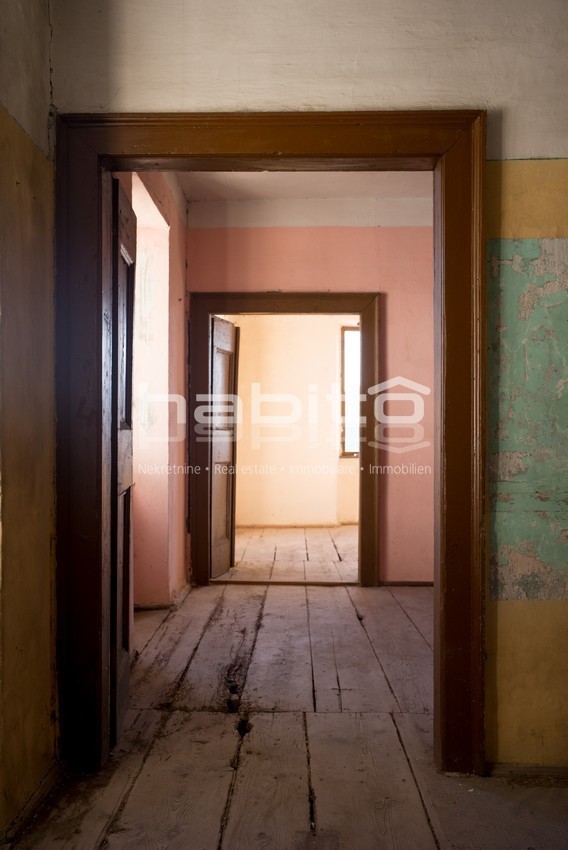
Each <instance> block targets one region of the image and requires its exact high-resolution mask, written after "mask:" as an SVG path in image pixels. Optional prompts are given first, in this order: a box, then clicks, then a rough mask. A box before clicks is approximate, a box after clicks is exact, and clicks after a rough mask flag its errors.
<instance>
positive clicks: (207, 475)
mask: <svg viewBox="0 0 568 850" xmlns="http://www.w3.org/2000/svg"><path fill="white" fill-rule="evenodd" d="M379 301H380V295H379V294H378V293H372V292H364V293H357V292H345V293H329V292H312V293H308V292H298V293H292V292H264V293H263V292H258V293H256V292H231V293H227V292H217V293H205V292H202V293H196V292H193V293H191V302H190V316H191V318H190V324H191V334H190V355H189V359H190V363H192V364H194V365H193V367H192V370H191V384H190V398H189V421H190V423H191V422H192V421H193V419H192V411H194V410H195V408H196V406H197V405H198V404H200V403H201V404H202V403H203V402H202V401H199V400H198V397H199V398H200V399H203V397H204V395H205V394H207V392H208V391H209V386H210V372H209V368H210V367H209V359H208V357H207V352H208V351H209V347H210V324H211V317H212V316H214V315H217V314H221V315H222V314H227V315H235V314H238V313H255V314H264V315H266V314H275V313H278V314H285V313H304V314H311V315H316V314H329V313H336V314H339V315H343V314H346V313H358V314H359V316H360V327H361V386H362V387H372V386H375V385H376V384H378V383H379V381H380V380H381V373H380V364H379ZM373 404H374V397H373V396H371V395H367V397H366V400H365V402H363V403H362V405H361V415H362V416H364V417H365V418H366V421H367V423H369V424H368V427H369V428H372V424H373V421H374V413H373ZM189 439H190V444H189V447H190V450H189V455H190V458H191V459H192V464H195V465H196V466H199V469H200V472H199V474H198V475H191V476H190V477H189V504H190V515H189V528H190V532H191V563H192V564H193V570H192V578H193V579H194V580H195V582H196V583H197V584H208V583H209V576H210V574H211V571H210V562H211V552H210V545H209V544H210V535H211V528H210V526H211V516H210V492H211V475H212V473H211V469H209V470H207V467H208V458H209V456H208V451H209V444H208V443H207V442H205V441H203V440H199V435H198V434H197V433H196V431H195V429H194V428H192V427H191V425H190V429H189ZM373 443H375V440H374V434H373V433H372V432H370V433H369V434H368V438H367V439H366V440H364V441H363V442H362V443H361V450H360V455H359V456H360V461H361V463H360V466H361V469H362V471H361V473H360V476H359V492H360V501H359V576H360V581H361V584H362V585H364V586H366V587H376V586H377V585H378V584H379V583H380V581H379V527H378V523H377V517H378V516H379V482H380V478H379V476H378V475H374V474H372V472H371V466H376V465H377V464H378V463H379V459H378V450H377V448H376V443H375V445H373Z"/></svg>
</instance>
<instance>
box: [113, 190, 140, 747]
mask: <svg viewBox="0 0 568 850" xmlns="http://www.w3.org/2000/svg"><path fill="white" fill-rule="evenodd" d="M113 219H114V228H113V323H112V324H113V339H112V348H113V354H112V362H113V370H112V371H113V381H112V396H113V398H112V477H111V488H112V490H111V492H112V501H111V574H110V581H111V587H110V599H111V612H110V614H111V616H110V626H111V634H110V744H111V746H112V745H113V744H115V743H116V741H117V740H118V738H119V736H120V732H121V728H122V721H123V718H124V715H125V712H126V709H127V708H128V691H129V674H130V628H131V622H130V621H131V611H132V564H131V561H132V545H131V541H132V528H131V516H132V482H133V470H132V334H133V318H134V264H135V259H136V217H135V215H134V212H133V210H132V207H131V206H130V203H129V201H128V198H127V197H126V195H125V194H124V192H123V190H122V189H121V187H120V185H119V183H118V180H113Z"/></svg>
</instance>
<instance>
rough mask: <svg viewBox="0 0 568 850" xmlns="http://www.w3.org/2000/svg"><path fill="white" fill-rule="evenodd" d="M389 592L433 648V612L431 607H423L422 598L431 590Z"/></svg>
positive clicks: (420, 588)
mask: <svg viewBox="0 0 568 850" xmlns="http://www.w3.org/2000/svg"><path fill="white" fill-rule="evenodd" d="M389 590H390V592H391V595H392V596H393V597H394V598H395V599H396V601H397V602H398V604H399V605H400V606H401V607H402V609H403V610H404V612H405V614H406V615H407V617H408V618H409V619H410V620H412V622H413V623H414V625H415V626H416V628H417V629H418V631H419V632H420V634H421V635H422V637H423V638H424V640H425V641H426V643H427V644H428V646H429V647H430V649H432V648H433V646H434V610H433V607H432V606H431V605H424V596H425V594H426V593H428V594H430V592H431V588H424V587H390V588H389Z"/></svg>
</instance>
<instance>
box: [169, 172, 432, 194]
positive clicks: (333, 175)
mask: <svg viewBox="0 0 568 850" xmlns="http://www.w3.org/2000/svg"><path fill="white" fill-rule="evenodd" d="M177 176H178V178H179V181H180V184H181V187H182V190H183V192H184V194H185V196H186V198H187V200H188V201H236V200H276V199H289V198H320V199H321V198H431V197H432V173H431V172H430V171H307V172H306V171H232V172H221V171H215V172H204V171H202V172H178V174H177Z"/></svg>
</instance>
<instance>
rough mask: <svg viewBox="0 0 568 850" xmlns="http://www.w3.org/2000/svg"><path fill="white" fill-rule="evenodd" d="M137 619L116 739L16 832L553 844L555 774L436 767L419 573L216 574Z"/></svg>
mask: <svg viewBox="0 0 568 850" xmlns="http://www.w3.org/2000/svg"><path fill="white" fill-rule="evenodd" d="M137 621H138V628H137V648H138V657H137V660H136V661H135V663H134V665H133V670H132V689H131V690H132V699H131V709H130V712H129V716H128V730H127V732H126V734H125V736H124V740H123V741H122V743H121V745H120V747H119V748H118V749H117V750H116V751H115V752H114V753H113V755H112V757H111V759H110V761H109V763H108V765H107V766H106V767H105V768H104V770H103V771H102V772H101V773H100V774H98V775H97V776H96V777H90V778H82V779H70V780H69V781H67V782H66V783H64V784H63V785H62V786H61V788H60V789H59V790H58V791H57V793H56V794H55V795H54V796H53V798H52V800H51V801H50V806H49V807H45V809H44V811H43V812H42V813H40V815H39V816H38V818H37V819H36V820H35V822H34V823H33V824H32V826H31V828H30V830H29V831H28V833H27V834H25V835H24V836H23V837H22V838H21V839H20V840H18V841H17V842H16V843H14V844H13V845H12V846H13V847H17V848H34V849H35V848H70V850H94V848H111V850H127V848H132V850H134V848H136V850H139V849H140V848H147V850H162V848H163V850H248V848H251V850H253V849H254V850H307V848H310V850H314V848H315V850H318V848H319V850H383V848H393V850H394V848H397V850H403V848H404V850H434V848H460V850H468V848H469V850H528V848H536V850H565V848H566V847H568V789H566V788H562V787H530V786H529V785H527V784H523V785H512V784H510V783H508V782H506V781H505V780H502V779H480V778H472V777H456V776H443V775H439V774H437V773H436V771H435V769H434V767H433V763H432V591H431V589H429V588H402V587H401V588H396V589H394V588H391V589H387V588H361V587H311V586H294V587H282V586H280V587H279V586H275V585H264V586H260V585H255V586H246V585H240V586H239V585H233V584H232V583H230V584H225V585H215V586H209V587H204V588H200V589H197V590H194V591H192V592H191V593H190V594H189V596H188V597H187V598H186V600H185V601H184V602H183V604H182V605H181V607H180V608H179V609H178V610H177V611H172V612H170V613H167V614H166V615H164V612H151V613H150V612H148V613H145V614H141V615H140V616H138V617H137Z"/></svg>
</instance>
